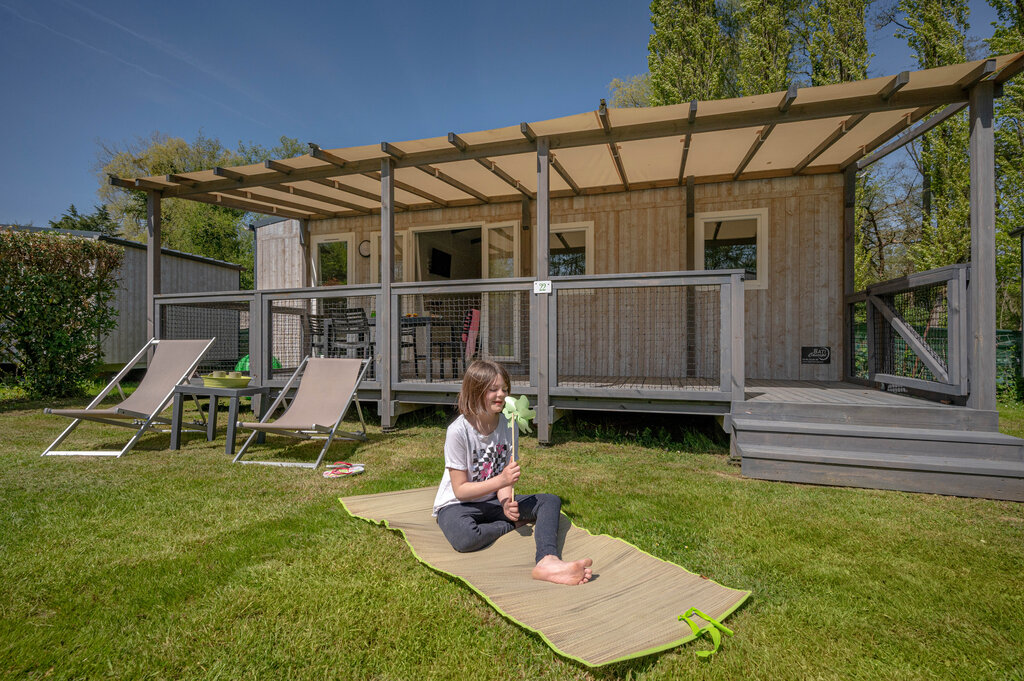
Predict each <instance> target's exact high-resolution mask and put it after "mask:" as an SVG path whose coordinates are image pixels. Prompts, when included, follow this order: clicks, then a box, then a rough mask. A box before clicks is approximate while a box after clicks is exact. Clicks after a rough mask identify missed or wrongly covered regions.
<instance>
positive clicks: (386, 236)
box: [374, 158, 430, 431]
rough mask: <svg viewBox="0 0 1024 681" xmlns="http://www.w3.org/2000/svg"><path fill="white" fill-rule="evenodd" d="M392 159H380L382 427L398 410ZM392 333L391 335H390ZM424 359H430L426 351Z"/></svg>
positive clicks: (378, 352) (378, 353)
mask: <svg viewBox="0 0 1024 681" xmlns="http://www.w3.org/2000/svg"><path fill="white" fill-rule="evenodd" d="M394 262H395V162H394V161H393V160H391V159H390V158H385V159H383V160H382V161H381V163H380V299H379V300H378V301H377V344H376V346H375V347H376V357H375V358H374V359H375V361H376V362H377V371H378V373H377V380H378V381H379V382H380V403H379V407H378V410H377V411H378V413H379V414H380V425H381V429H382V430H384V431H388V430H391V429H392V428H394V420H393V419H394V417H395V415H396V413H397V412H398V409H396V407H397V406H398V405H396V404H394V403H393V401H392V399H391V376H392V373H393V372H394V373H397V368H398V367H399V366H400V359H401V358H400V357H399V356H398V352H399V347H398V337H397V336H396V335H395V334H393V333H392V327H393V324H392V322H393V317H394V310H393V309H392V307H393V304H392V303H393V300H392V297H391V280H392V278H394V274H395V268H394V265H393V263H394ZM392 336H394V337H392ZM427 361H428V362H429V361H430V356H429V353H428V356H427Z"/></svg>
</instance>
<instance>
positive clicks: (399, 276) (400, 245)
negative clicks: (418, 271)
mask: <svg viewBox="0 0 1024 681" xmlns="http://www.w3.org/2000/svg"><path fill="white" fill-rule="evenodd" d="M406 234H407V232H395V262H394V263H393V264H394V268H393V269H392V271H393V274H392V279H391V281H405V280H406V275H405V260H406V258H405V235H406ZM370 283H372V284H379V283H380V232H377V233H376V234H374V235H373V236H372V237H370Z"/></svg>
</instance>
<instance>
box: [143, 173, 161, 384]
mask: <svg viewBox="0 0 1024 681" xmlns="http://www.w3.org/2000/svg"><path fill="white" fill-rule="evenodd" d="M160 241H161V238H160V193H159V192H155V191H147V192H146V337H147V338H155V337H156V333H157V319H156V312H157V310H156V296H158V295H160ZM152 360H153V348H152V347H150V349H149V350H148V351H147V353H146V366H149V365H150V362H151V361H152Z"/></svg>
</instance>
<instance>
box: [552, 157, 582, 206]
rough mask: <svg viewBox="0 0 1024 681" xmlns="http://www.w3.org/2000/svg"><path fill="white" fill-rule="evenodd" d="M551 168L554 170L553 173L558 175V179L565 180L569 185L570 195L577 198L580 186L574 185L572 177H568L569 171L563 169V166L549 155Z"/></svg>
mask: <svg viewBox="0 0 1024 681" xmlns="http://www.w3.org/2000/svg"><path fill="white" fill-rule="evenodd" d="M551 167H552V168H554V169H555V172H556V173H558V176H559V177H561V178H562V179H563V180H565V183H566V184H567V185H569V188H570V189H572V193H573V194H575V195H576V196H579V195H580V186H579V185H578V184H576V180H574V179H572V175H570V174H569V171H568V170H566V169H565V166H563V165H562V164H561V163H559V162H558V159H557V158H555V155H554V154H551Z"/></svg>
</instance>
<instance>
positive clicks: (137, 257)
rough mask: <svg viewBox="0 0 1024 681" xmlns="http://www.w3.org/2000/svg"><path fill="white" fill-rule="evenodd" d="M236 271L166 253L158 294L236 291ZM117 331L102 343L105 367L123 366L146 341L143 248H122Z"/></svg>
mask: <svg viewBox="0 0 1024 681" xmlns="http://www.w3.org/2000/svg"><path fill="white" fill-rule="evenodd" d="M238 277H239V270H238V268H237V267H236V266H233V265H230V264H228V263H225V264H223V265H218V264H216V263H213V262H204V261H202V260H198V259H195V258H186V257H180V256H176V255H174V254H172V253H167V252H165V253H164V254H163V256H162V257H161V262H160V290H161V291H162V292H163V293H202V292H208V291H237V290H238ZM113 305H114V306H115V307H116V308H117V311H118V319H117V328H116V329H115V330H114V331H112V332H111V333H110V335H109V336H107V338H106V339H104V341H103V344H102V345H103V361H104V363H105V364H114V365H116V364H125V363H127V362H128V361H129V360H131V359H132V357H134V356H135V354H136V353H137V352H138V351H139V348H141V347H142V346H143V345H144V344H145V342H146V341H147V340H149V339H148V338H147V337H146V248H145V244H140V245H139V246H138V247H134V246H126V247H125V248H124V262H123V264H122V265H121V271H120V274H119V275H118V291H117V294H116V296H115V297H114V302H113Z"/></svg>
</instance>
